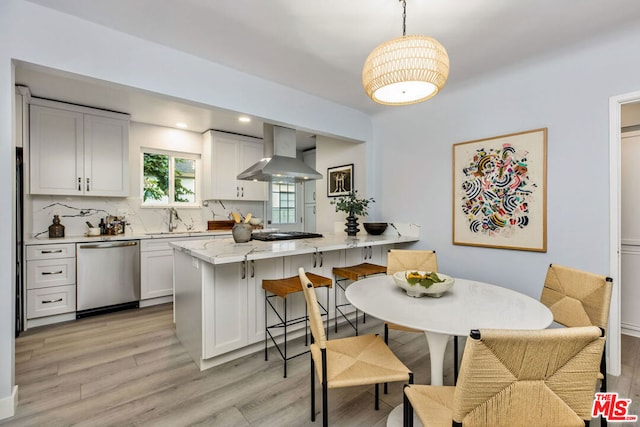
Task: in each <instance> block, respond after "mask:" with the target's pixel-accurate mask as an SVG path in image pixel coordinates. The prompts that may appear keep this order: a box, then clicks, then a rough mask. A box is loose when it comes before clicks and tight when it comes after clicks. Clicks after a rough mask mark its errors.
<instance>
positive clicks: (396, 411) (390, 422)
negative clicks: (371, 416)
mask: <svg viewBox="0 0 640 427" xmlns="http://www.w3.org/2000/svg"><path fill="white" fill-rule="evenodd" d="M403 421H404V420H403V415H402V405H398V406H396V407H395V408H393V410H392V411H391V412H389V416H388V417H387V427H400V426H402V425H403ZM413 427H422V423H421V422H420V420H419V419H418V417H416V414H413Z"/></svg>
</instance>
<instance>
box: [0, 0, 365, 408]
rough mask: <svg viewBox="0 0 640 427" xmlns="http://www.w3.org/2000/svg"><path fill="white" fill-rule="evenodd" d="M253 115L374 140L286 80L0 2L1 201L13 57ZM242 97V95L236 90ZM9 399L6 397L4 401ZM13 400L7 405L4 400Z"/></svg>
mask: <svg viewBox="0 0 640 427" xmlns="http://www.w3.org/2000/svg"><path fill="white" fill-rule="evenodd" d="M14 59H17V60H22V61H26V62H31V63H35V64H39V65H43V66H47V67H51V68H56V69H60V70H63V71H68V72H71V73H76V74H80V75H86V76H89V77H92V78H97V79H103V80H106V81H111V82H116V83H120V84H123V85H126V86H131V87H135V88H140V89H144V90H149V91H152V92H157V93H161V94H166V95H170V96H174V97H176V98H179V99H187V100H191V101H196V102H200V103H202V104H204V105H211V106H215V107H221V108H226V109H228V110H232V111H240V112H244V113H247V114H250V115H255V116H257V117H261V118H264V119H267V120H269V121H272V122H276V123H282V124H291V125H294V126H296V127H297V128H299V129H306V130H310V131H317V132H321V133H324V134H329V135H335V136H337V137H342V138H349V139H353V140H359V141H369V140H371V139H372V127H371V121H370V119H369V118H368V117H367V116H366V115H365V114H363V113H361V112H358V111H356V110H353V109H350V108H346V107H342V106H339V105H337V104H334V103H331V102H329V101H326V100H322V99H319V98H316V97H313V96H310V95H307V94H304V93H302V92H299V91H295V90H293V89H290V88H287V87H285V86H282V85H279V84H275V83H271V82H267V81H265V80H262V79H259V78H256V77H253V76H250V75H248V74H244V73H239V72H236V71H234V70H231V69H229V68H226V67H223V66H220V65H217V64H213V63H211V62H207V61H205V60H203V59H201V58H197V57H194V56H191V55H187V54H184V53H181V52H178V51H175V50H172V49H168V48H166V47H163V46H160V45H155V44H152V43H149V42H146V41H144V40H141V39H137V38H134V37H130V36H127V35H125V34H122V33H118V32H116V31H112V30H109V29H107V28H104V27H101V26H98V25H95V24H92V23H89V22H86V21H82V20H80V19H77V18H75V17H72V16H69V15H66V14H63V13H58V12H55V11H53V10H50V9H47V8H44V7H41V6H38V5H35V4H32V3H29V2H26V1H23V0H3V1H2V2H0V183H1V184H0V200H4V201H8V200H11V198H12V197H13V196H12V194H13V185H12V175H13V168H12V166H11V165H12V159H13V150H12V133H13V131H12V123H13V119H12V112H13V92H14V88H13V84H14V79H13V71H12V62H11V61H12V60H14ZM240 93H241V94H242V96H238V94H240ZM12 215H13V213H12V208H11V203H8V202H7V203H0V218H3V219H7V220H3V221H0V236H3V237H2V238H1V239H0V418H3V417H5V416H7V415H10V414H11V413H12V411H11V410H10V408H11V406H12V402H13V400H12V397H11V396H12V392H13V384H14V379H13V365H14V361H13V347H14V345H13V314H12V313H13V309H12V307H13V301H14V297H13V274H12V269H13V267H14V265H15V262H14V260H15V257H14V255H13V253H12V239H11V238H10V236H11V232H12V231H11V230H12V225H11V221H9V220H8V219H9V218H12ZM7 402H8V403H7ZM7 405H8V406H7Z"/></svg>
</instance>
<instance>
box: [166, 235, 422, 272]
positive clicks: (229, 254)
mask: <svg viewBox="0 0 640 427" xmlns="http://www.w3.org/2000/svg"><path fill="white" fill-rule="evenodd" d="M416 241H418V233H415V235H413V234H412V235H403V236H396V235H386V234H385V235H380V236H373V235H361V236H356V237H355V238H354V237H347V236H346V235H345V234H344V233H339V234H325V235H324V237H317V238H312V239H297V240H280V241H275V242H262V241H256V240H251V241H249V242H247V243H235V242H234V241H233V239H231V238H229V239H216V240H198V241H178V242H171V243H169V244H170V246H172V247H173V248H174V249H176V250H179V251H182V252H185V253H188V254H189V255H191V256H193V257H195V258H198V259H200V260H202V261H204V262H207V263H210V264H214V265H216V264H229V263H234V262H242V261H250V260H259V259H267V258H275V257H281V256H292V255H301V254H310V253H314V252H326V251H334V250H341V249H350V248H362V247H367V246H379V245H391V244H396V243H410V242H416Z"/></svg>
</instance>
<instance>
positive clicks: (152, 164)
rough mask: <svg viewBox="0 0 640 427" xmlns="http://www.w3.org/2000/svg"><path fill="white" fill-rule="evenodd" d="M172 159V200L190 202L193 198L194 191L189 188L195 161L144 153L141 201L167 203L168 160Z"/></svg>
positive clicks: (168, 186)
mask: <svg viewBox="0 0 640 427" xmlns="http://www.w3.org/2000/svg"><path fill="white" fill-rule="evenodd" d="M171 159H173V160H174V162H175V163H174V174H175V176H174V179H173V182H174V189H173V194H174V202H179V203H190V202H194V200H195V192H194V191H193V190H192V189H191V188H189V186H188V185H185V184H187V183H190V184H191V185H192V186H193V184H194V180H195V161H194V160H192V159H181V158H173V157H172V156H169V155H166V154H155V153H144V157H143V162H144V164H143V168H144V173H143V175H144V188H143V203H144V202H147V201H151V202H152V201H158V202H161V203H162V202H164V203H169V196H170V193H171V189H170V180H169V174H170V169H169V162H170V160H171Z"/></svg>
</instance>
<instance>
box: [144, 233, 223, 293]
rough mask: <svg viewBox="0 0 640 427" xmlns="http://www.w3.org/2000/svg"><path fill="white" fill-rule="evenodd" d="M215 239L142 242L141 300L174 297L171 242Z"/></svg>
mask: <svg viewBox="0 0 640 427" xmlns="http://www.w3.org/2000/svg"><path fill="white" fill-rule="evenodd" d="M225 237H226V236H225ZM213 238H214V237H212V236H202V237H200V236H199V237H188V238H184V237H182V238H179V239H176V238H167V239H150V240H142V241H141V242H140V299H141V300H148V299H152V298H159V297H165V296H169V295H173V249H172V248H171V246H169V242H174V241H178V240H186V239H188V240H202V239H213Z"/></svg>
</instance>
